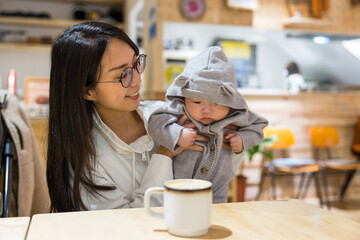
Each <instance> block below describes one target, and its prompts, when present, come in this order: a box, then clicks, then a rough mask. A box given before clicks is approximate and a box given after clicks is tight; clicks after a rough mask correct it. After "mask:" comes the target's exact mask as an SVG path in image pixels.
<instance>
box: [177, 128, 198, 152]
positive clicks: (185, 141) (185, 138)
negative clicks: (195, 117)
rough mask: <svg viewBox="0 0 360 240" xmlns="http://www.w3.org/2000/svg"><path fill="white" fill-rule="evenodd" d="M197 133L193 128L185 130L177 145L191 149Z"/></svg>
mask: <svg viewBox="0 0 360 240" xmlns="http://www.w3.org/2000/svg"><path fill="white" fill-rule="evenodd" d="M196 136H197V133H196V130H194V129H192V128H184V129H183V130H182V131H181V133H180V137H179V140H178V142H177V145H179V146H180V147H189V146H191V145H193V144H194V142H195V139H196Z"/></svg>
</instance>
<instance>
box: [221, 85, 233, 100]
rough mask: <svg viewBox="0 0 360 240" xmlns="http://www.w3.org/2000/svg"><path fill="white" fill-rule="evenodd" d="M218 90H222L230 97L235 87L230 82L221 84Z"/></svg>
mask: <svg viewBox="0 0 360 240" xmlns="http://www.w3.org/2000/svg"><path fill="white" fill-rule="evenodd" d="M220 89H221V90H223V91H224V92H225V94H226V95H229V96H231V97H232V96H234V94H235V92H234V91H235V86H234V84H233V83H231V82H222V83H221V86H220Z"/></svg>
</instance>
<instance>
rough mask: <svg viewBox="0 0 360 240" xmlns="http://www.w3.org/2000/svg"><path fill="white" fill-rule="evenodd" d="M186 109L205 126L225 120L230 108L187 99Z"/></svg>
mask: <svg viewBox="0 0 360 240" xmlns="http://www.w3.org/2000/svg"><path fill="white" fill-rule="evenodd" d="M185 107H186V110H187V111H188V113H189V114H190V116H191V117H192V118H193V119H195V120H196V121H198V122H201V123H203V124H210V123H212V122H214V121H219V120H221V119H223V118H225V117H226V116H227V115H228V113H229V111H230V108H229V107H227V106H223V105H218V104H215V103H213V102H209V101H205V100H198V99H194V98H185Z"/></svg>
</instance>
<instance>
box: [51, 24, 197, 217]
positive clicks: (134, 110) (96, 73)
mask: <svg viewBox="0 0 360 240" xmlns="http://www.w3.org/2000/svg"><path fill="white" fill-rule="evenodd" d="M51 59H52V62H51V73H50V103H49V104H50V116H49V135H48V153H47V181H48V186H49V192H50V197H51V201H52V203H51V208H52V211H54V212H63V211H78V210H94V209H110V208H128V207H142V206H143V195H144V192H145V190H146V189H147V188H148V187H151V186H161V185H163V183H164V182H165V181H166V180H168V179H172V178H173V174H172V161H171V157H172V153H171V152H170V151H168V150H167V149H165V148H163V147H160V148H158V146H156V145H155V144H154V142H153V140H152V139H151V137H150V136H149V135H148V133H147V129H146V128H147V117H148V115H149V114H150V113H151V111H152V108H154V107H155V106H153V105H154V104H156V103H148V104H144V105H143V104H142V105H141V106H140V93H139V91H140V83H141V73H142V72H143V71H144V69H145V65H146V55H142V54H139V49H138V48H137V46H136V45H135V44H134V43H133V42H132V41H131V40H130V38H129V37H128V36H127V35H126V34H125V33H124V32H123V31H122V30H120V29H119V28H117V27H115V26H112V25H108V24H105V23H99V22H86V23H81V24H77V25H74V26H73V27H71V28H69V29H67V30H65V31H64V32H63V33H62V34H61V35H60V36H59V37H58V38H57V39H56V40H55V42H54V45H53V49H52V55H51ZM158 103H159V102H158ZM182 123H183V122H182ZM193 147H195V146H193ZM198 150H200V149H198ZM154 201H157V204H160V200H159V199H155V200H154ZM153 204H156V203H153Z"/></svg>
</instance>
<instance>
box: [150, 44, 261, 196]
mask: <svg viewBox="0 0 360 240" xmlns="http://www.w3.org/2000/svg"><path fill="white" fill-rule="evenodd" d="M166 97H167V98H168V99H169V102H167V103H166V104H165V105H164V106H163V107H161V108H159V109H157V110H156V111H155V112H154V113H153V114H152V115H151V116H150V119H149V133H150V135H151V136H152V137H153V138H154V139H155V141H157V142H158V143H160V144H161V145H163V146H164V147H167V148H168V149H171V150H173V151H175V150H176V149H177V148H178V146H177V141H178V139H179V136H180V133H181V130H182V129H183V127H182V126H180V125H178V124H177V121H178V119H179V118H180V117H181V116H182V115H184V114H187V115H188V116H189V118H190V119H191V121H192V122H193V123H194V124H195V125H196V127H197V129H198V134H200V135H203V136H206V137H208V138H209V140H210V141H209V142H200V141H199V142H198V141H196V144H197V145H200V146H203V147H204V150H203V152H198V151H192V150H184V151H183V152H181V153H180V154H179V155H177V156H176V157H174V158H173V171H174V178H175V179H179V178H196V179H204V180H208V181H211V182H212V183H213V202H214V203H221V202H227V194H228V185H229V182H230V181H231V179H232V177H233V176H234V174H235V173H236V170H235V169H233V162H232V161H233V160H234V156H235V155H236V154H233V153H232V151H231V150H228V149H224V148H222V144H223V137H224V132H225V131H226V129H225V126H226V125H228V124H233V125H235V126H237V127H238V130H237V131H236V132H235V133H236V134H239V135H240V136H241V137H242V139H243V147H244V150H245V149H248V148H250V147H252V146H254V145H257V144H259V143H260V142H261V141H262V139H263V128H264V127H266V126H267V124H268V122H267V120H266V119H264V118H263V117H261V116H259V115H258V114H256V113H253V112H251V111H249V110H248V108H247V105H246V102H245V100H244V99H243V97H242V96H241V95H240V93H239V92H238V91H237V84H236V79H235V71H234V68H233V65H232V63H231V62H230V61H229V59H228V58H227V57H226V56H225V54H224V52H223V51H222V49H221V48H220V47H215V46H214V47H209V48H207V49H206V50H204V51H203V52H201V53H200V54H199V55H197V56H195V57H194V58H193V59H191V60H190V61H189V63H188V64H187V65H186V67H185V69H184V71H183V72H182V73H181V74H180V75H179V76H178V77H176V78H175V80H174V82H173V83H172V84H171V86H170V87H169V88H168V90H167V93H166ZM185 97H187V98H194V99H199V100H205V101H210V102H213V103H216V104H219V105H225V106H228V107H230V112H229V114H228V115H227V116H226V117H225V118H224V119H222V120H220V121H216V122H213V123H211V124H208V125H204V124H203V123H200V122H198V121H196V120H194V119H193V118H192V117H191V116H190V115H189V114H188V112H187V110H186V107H185V103H184V98H185ZM232 156H233V159H232ZM235 158H236V157H235ZM239 162H240V161H239ZM237 166H239V165H237Z"/></svg>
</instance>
